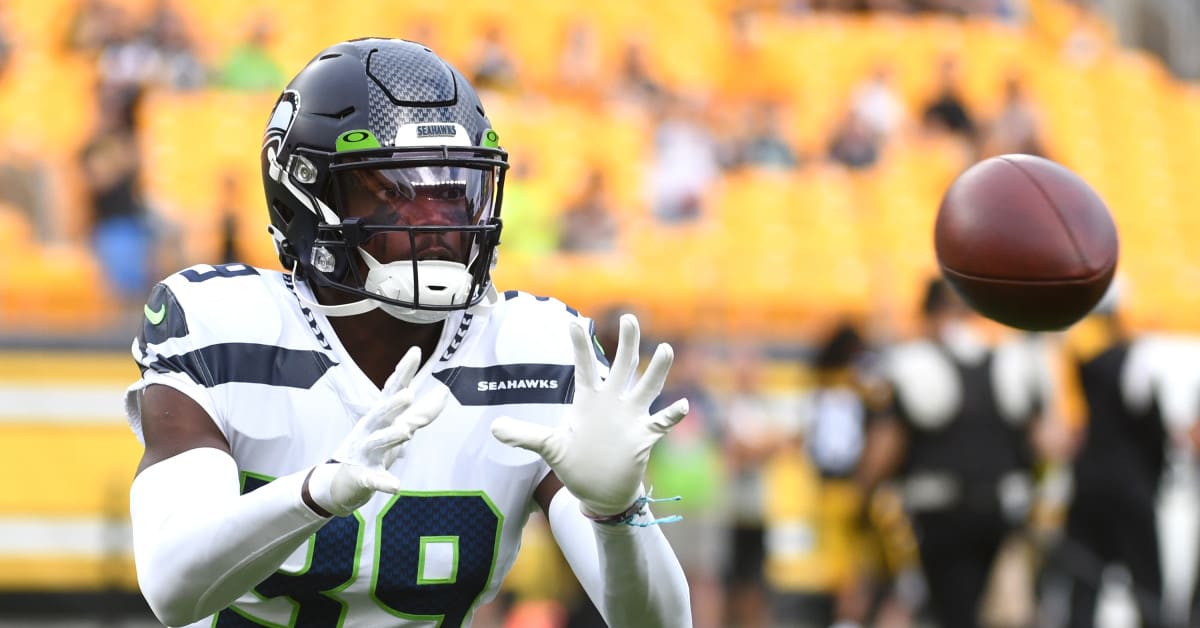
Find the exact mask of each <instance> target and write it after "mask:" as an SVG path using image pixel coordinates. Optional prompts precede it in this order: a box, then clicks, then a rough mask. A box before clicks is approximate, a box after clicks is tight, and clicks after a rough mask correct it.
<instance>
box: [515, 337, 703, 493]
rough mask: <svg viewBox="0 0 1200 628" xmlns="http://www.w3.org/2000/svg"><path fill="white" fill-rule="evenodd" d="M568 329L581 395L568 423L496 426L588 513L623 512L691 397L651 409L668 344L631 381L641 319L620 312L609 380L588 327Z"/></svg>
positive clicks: (667, 363)
mask: <svg viewBox="0 0 1200 628" xmlns="http://www.w3.org/2000/svg"><path fill="white" fill-rule="evenodd" d="M570 334H571V345H572V347H573V349H574V352H575V399H574V401H573V402H572V403H571V405H570V407H569V409H568V411H567V414H566V418H565V420H564V421H562V423H560V424H559V425H557V426H556V427H547V426H545V425H538V424H534V423H529V422H526V421H519V420H516V419H513V418H509V417H500V418H498V419H496V421H495V422H494V423H493V424H492V434H493V435H494V436H495V437H496V438H497V439H499V440H500V441H501V442H504V443H506V444H508V445H512V446H514V447H522V448H524V449H528V450H530V451H533V452H535V453H537V454H538V455H540V456H541V457H542V458H543V459H545V460H546V462H547V463H549V464H550V468H552V469H554V473H555V474H556V475H557V476H558V479H559V480H561V481H562V483H563V485H564V486H566V487H567V489H568V490H570V491H571V493H572V494H574V495H575V496H576V497H578V498H579V501H580V502H581V503H582V505H583V508H584V509H585V511H586V514H589V515H592V516H595V517H604V516H609V515H615V514H619V513H623V512H625V511H626V510H628V509H629V508H630V507H631V506H632V505H633V504H634V502H635V501H636V500H637V499H638V498H639V497H641V495H642V476H643V475H644V474H645V472H646V462H647V461H648V460H649V459H650V449H651V448H652V447H653V446H654V444H655V443H657V442H658V439H660V438H662V437H663V435H664V434H666V433H667V430H669V429H671V427H672V426H674V425H675V424H676V423H678V422H679V421H680V420H681V419H683V417H684V415H686V414H687V411H688V402H687V399H680V400H678V401H676V402H675V403H673V404H671V405H670V406H667V407H666V408H664V409H663V410H660V411H659V412H657V413H655V414H654V415H653V416H651V415H650V411H649V410H650V403H651V402H653V401H654V399H655V398H656V397H658V394H659V393H660V392H662V387H663V383H664V382H665V381H666V379H667V371H669V370H670V368H671V363H672V361H673V360H674V352H673V351H672V349H671V346H670V345H668V344H665V343H664V344H660V345H658V348H657V349H656V350H655V352H654V357H652V358H651V359H650V364H649V365H648V366H647V367H646V372H645V374H643V375H642V377H641V378H640V379H639V380H638V381H637V382H636V383H634V385H633V386H628V384H629V382H630V380H631V379H633V377H634V375H635V374H636V371H637V365H638V349H639V343H640V335H641V332H640V330H639V329H638V321H637V318H636V317H635V316H633V315H632V314H625V315H623V316H621V333H620V339H619V341H618V343H617V353H616V355H615V356H614V357H613V363H612V368H611V370H610V371H609V374H608V379H606V380H601V379H600V377H599V375H598V373H597V371H596V361H595V358H594V357H593V354H592V346H591V342H592V341H591V339H590V338H589V337H588V333H587V330H586V329H585V328H584V327H583V326H582V325H572V326H571V329H570Z"/></svg>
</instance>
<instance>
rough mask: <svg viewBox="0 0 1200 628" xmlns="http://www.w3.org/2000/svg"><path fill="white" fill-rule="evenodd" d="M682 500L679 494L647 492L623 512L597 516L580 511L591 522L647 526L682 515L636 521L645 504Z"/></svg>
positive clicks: (672, 520) (675, 519)
mask: <svg viewBox="0 0 1200 628" xmlns="http://www.w3.org/2000/svg"><path fill="white" fill-rule="evenodd" d="M682 500H683V497H682V496H680V495H676V496H675V497H660V498H653V497H650V494H649V493H647V494H645V495H642V496H641V497H638V498H637V499H635V500H634V501H633V505H631V506H630V507H629V508H626V509H625V511H624V512H620V513H617V514H615V515H604V516H597V515H593V514H590V513H588V512H587V511H586V510H581V512H583V516H585V517H587V518H588V519H590V520H591V521H592V522H593V523H599V524H601V525H606V526H621V525H624V526H631V527H636V528H648V527H650V526H653V525H659V524H663V523H675V522H676V521H681V520H683V517H682V516H680V515H671V516H669V517H660V518H658V519H654V520H652V521H636V519H637V518H638V517H639V516H641V515H643V514H645V512H646V506H647V505H648V504H657V503H660V502H677V501H682Z"/></svg>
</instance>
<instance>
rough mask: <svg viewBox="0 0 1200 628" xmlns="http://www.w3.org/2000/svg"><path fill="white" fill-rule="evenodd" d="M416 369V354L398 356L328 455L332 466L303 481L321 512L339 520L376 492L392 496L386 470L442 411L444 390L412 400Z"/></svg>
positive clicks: (394, 484)
mask: <svg viewBox="0 0 1200 628" xmlns="http://www.w3.org/2000/svg"><path fill="white" fill-rule="evenodd" d="M420 365H421V350H420V349H419V348H417V347H413V348H411V349H409V350H408V352H407V353H405V354H404V357H403V358H401V359H400V363H399V364H397V365H396V370H395V371H394V372H392V374H391V376H389V377H388V379H387V381H386V382H384V385H383V391H382V392H383V398H382V399H380V400H379V402H378V403H376V404H375V405H374V406H372V407H371V409H370V410H369V411H368V412H367V414H366V415H365V416H363V418H361V419H359V420H358V423H356V424H355V425H354V429H352V430H350V433H349V434H348V435H347V436H346V438H345V439H344V440H343V441H342V444H341V445H339V446H338V448H337V450H336V451H334V453H333V460H334V461H335V462H333V463H330V464H321V465H317V467H316V468H315V469H313V471H312V473H311V474H310V475H309V477H308V483H307V487H308V492H309V495H310V496H311V497H312V499H313V501H314V502H316V504H317V505H318V506H320V507H321V508H323V509H325V510H327V511H329V512H331V513H333V514H335V515H338V516H341V517H344V516H346V515H348V514H350V513H352V512H354V511H355V510H357V509H358V508H359V507H361V506H362V505H363V504H365V503H367V502H368V501H370V499H371V497H372V496H374V494H375V492H376V491H382V492H384V493H396V492H398V491H399V490H400V480H398V479H397V478H396V476H394V475H392V474H391V472H389V471H388V467H390V466H392V463H394V462H395V461H396V458H397V457H399V456H400V454H401V453H402V449H401V446H402V445H404V443H406V442H408V441H409V439H411V438H412V437H413V434H415V433H416V432H417V430H418V429H420V428H422V427H425V426H426V425H428V424H429V423H430V422H432V421H433V420H434V419H435V418H437V416H438V415H439V414H441V412H442V408H443V407H445V405H446V390H445V389H443V388H439V389H437V390H435V391H431V392H430V393H429V394H427V395H425V396H423V397H422V398H421V399H420V400H417V401H416V402H414V401H413V393H412V390H410V389H409V387H408V386H409V384H411V383H412V378H413V375H415V374H416V372H417V368H418V367H420Z"/></svg>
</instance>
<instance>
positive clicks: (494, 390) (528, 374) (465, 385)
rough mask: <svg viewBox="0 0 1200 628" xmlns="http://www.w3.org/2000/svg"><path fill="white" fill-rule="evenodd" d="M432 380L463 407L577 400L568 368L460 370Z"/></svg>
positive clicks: (524, 366) (528, 366)
mask: <svg viewBox="0 0 1200 628" xmlns="http://www.w3.org/2000/svg"><path fill="white" fill-rule="evenodd" d="M433 376H434V377H436V378H438V380H439V381H441V382H442V383H443V384H445V385H446V387H447V388H449V389H450V393H451V394H453V395H454V398H455V399H457V400H458V402H459V403H460V404H462V405H464V406H497V405H504V404H509V403H539V404H566V403H571V400H572V399H573V398H574V397H575V387H574V383H575V379H574V378H575V367H574V366H572V365H569V364H497V365H495V366H485V367H474V366H459V367H455V368H451V369H445V370H442V371H437V372H435V373H434V374H433Z"/></svg>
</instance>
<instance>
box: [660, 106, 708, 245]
mask: <svg viewBox="0 0 1200 628" xmlns="http://www.w3.org/2000/svg"><path fill="white" fill-rule="evenodd" d="M719 175H720V162H719V151H718V144H717V140H716V138H715V137H714V136H713V132H712V131H711V130H710V129H709V128H708V125H707V123H706V121H705V119H704V105H703V103H702V102H700V101H698V100H696V99H694V98H687V97H670V98H666V99H665V106H664V109H663V113H662V115H661V117H660V118H659V120H658V125H657V127H656V128H655V133H654V161H653V163H652V164H651V166H650V171H649V173H648V174H647V177H646V179H647V181H648V183H649V185H650V186H651V187H650V190H649V192H650V197H651V207H652V208H653V212H654V215H655V217H656V218H658V219H659V220H660V221H662V222H664V223H668V224H670V223H681V222H690V221H694V220H696V219H698V218H700V215H701V214H702V212H703V206H704V196H705V193H706V192H707V191H708V190H709V187H710V186H711V185H712V184H713V183H714V182H715V181H716V180H717V177H718V176H719Z"/></svg>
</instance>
